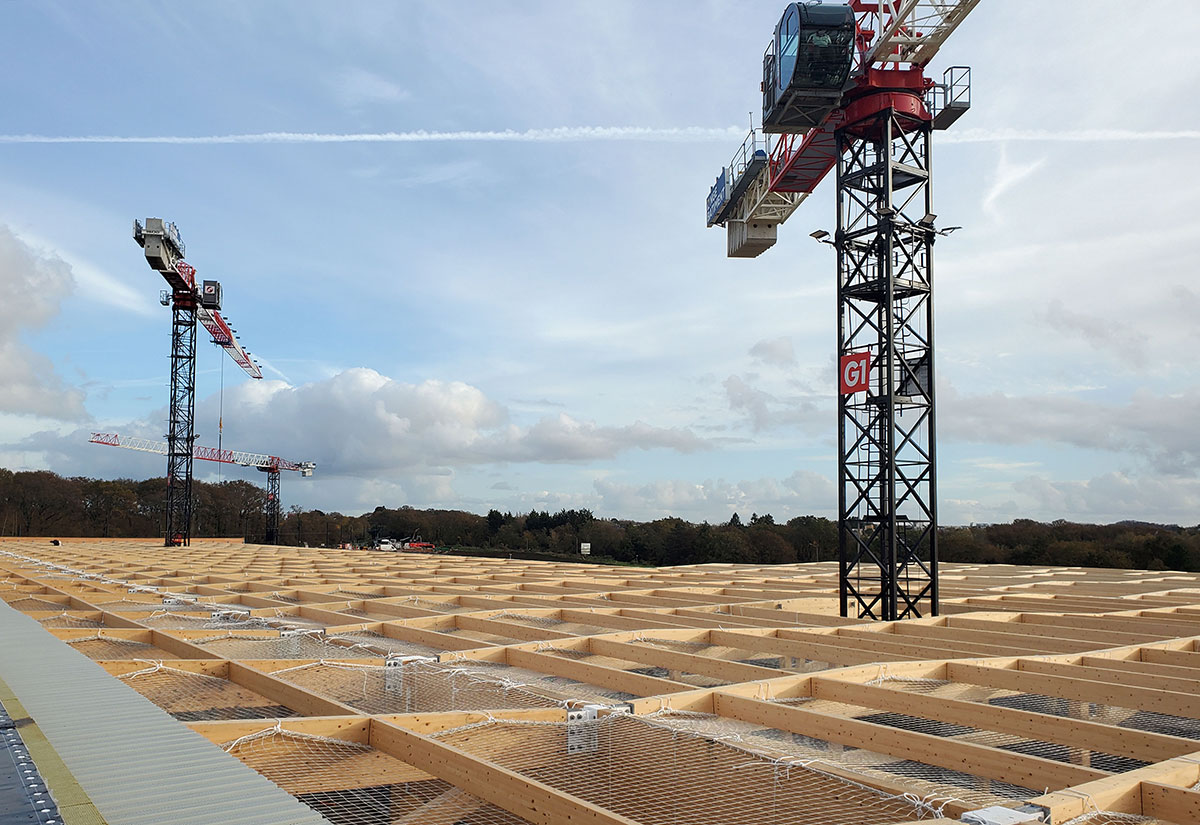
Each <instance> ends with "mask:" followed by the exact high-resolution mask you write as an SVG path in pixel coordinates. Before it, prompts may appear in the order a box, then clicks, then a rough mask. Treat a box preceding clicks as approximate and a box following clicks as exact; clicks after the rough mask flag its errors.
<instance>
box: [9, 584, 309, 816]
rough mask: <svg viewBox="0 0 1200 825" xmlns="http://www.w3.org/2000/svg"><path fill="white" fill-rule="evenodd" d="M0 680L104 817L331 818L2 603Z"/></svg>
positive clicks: (31, 620)
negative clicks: (180, 721) (15, 696)
mask: <svg viewBox="0 0 1200 825" xmlns="http://www.w3.org/2000/svg"><path fill="white" fill-rule="evenodd" d="M0 678H3V679H4V681H6V682H7V683H8V685H9V687H10V688H11V689H12V691H13V693H15V694H16V695H17V697H18V698H19V699H20V701H21V703H22V704H23V705H24V706H25V708H26V710H27V711H28V712H29V715H30V716H31V717H33V719H34V720H35V721H36V722H37V723H38V726H39V727H40V728H41V729H42V731H43V732H44V733H45V735H46V738H47V739H48V740H49V741H50V743H51V744H52V745H53V746H54V749H55V750H56V751H57V752H58V753H59V755H60V756H61V757H62V759H63V762H64V763H66V765H67V767H68V768H69V769H70V771H71V772H72V773H73V774H74V775H75V778H76V779H77V780H78V782H79V784H80V785H81V786H82V787H83V789H84V790H85V791H86V792H87V794H88V796H90V797H91V799H92V802H93V803H95V805H96V807H97V808H98V809H99V810H100V813H101V814H103V816H104V817H105V819H107V820H108V822H109V823H110V825H161V824H162V823H164V822H170V823H172V825H218V823H220V825H329V821H328V820H327V819H325V818H324V817H322V816H320V815H319V814H317V813H316V812H315V811H313V810H312V809H310V808H308V807H307V806H305V805H304V804H303V803H301V802H299V801H297V800H296V799H295V798H293V797H292V796H290V795H289V794H288V793H286V792H285V791H284V790H282V789H281V788H279V787H278V786H276V785H275V784H273V783H272V782H270V781H269V780H267V779H265V778H264V777H262V776H259V775H258V774H257V773H255V772H254V771H253V770H251V769H250V768H248V767H246V766H245V765H243V764H242V763H241V762H239V761H238V760H237V759H234V758H233V757H231V756H229V755H228V754H226V753H224V752H223V751H222V750H221V749H220V748H218V747H217V746H216V745H213V744H212V743H211V742H209V741H208V740H207V739H205V738H204V737H202V736H200V735H199V734H197V733H193V732H192V731H190V730H188V729H187V728H186V727H184V726H183V725H182V724H180V723H179V722H177V721H176V720H175V719H174V718H172V717H171V716H170V715H169V714H167V713H166V712H165V711H163V710H161V709H160V708H158V707H157V706H155V705H154V704H152V703H151V702H150V701H149V700H147V699H145V698H144V697H142V696H141V695H140V694H138V693H137V692H136V691H134V690H131V689H130V688H129V687H127V686H126V685H124V684H123V683H121V682H120V681H118V680H117V679H114V678H113V677H112V676H110V675H109V674H108V673H106V672H105V671H104V670H103V669H102V668H101V667H100V666H99V665H97V664H96V663H95V662H93V661H91V660H90V659H88V658H86V657H85V656H83V655H81V654H79V653H77V652H76V651H74V650H72V649H71V648H70V647H69V646H68V645H65V644H62V643H61V642H59V641H58V640H57V639H55V638H54V637H52V636H51V635H50V634H48V633H47V632H46V631H45V630H44V629H43V628H42V627H41V625H39V624H38V623H37V622H35V621H34V620H33V619H31V618H29V617H28V616H25V615H24V614H22V613H19V612H18V611H16V610H13V609H12V608H10V607H9V606H8V605H7V604H3V603H0Z"/></svg>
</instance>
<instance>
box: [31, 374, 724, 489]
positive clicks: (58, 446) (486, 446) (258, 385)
mask: <svg viewBox="0 0 1200 825" xmlns="http://www.w3.org/2000/svg"><path fill="white" fill-rule="evenodd" d="M156 417H158V418H159V420H160V421H161V417H165V416H164V414H163V413H162V411H159V413H158V414H157V416H156ZM223 417H224V421H225V438H224V446H225V447H227V448H234V449H239V450H245V451H247V452H258V453H269V454H273V455H280V456H282V457H284V458H288V459H291V460H296V461H315V462H316V463H317V467H318V473H319V474H320V475H321V477H330V476H337V477H357V478H382V479H385V480H388V481H391V482H394V483H400V484H402V485H403V486H404V488H405V489H410V490H411V489H414V488H420V489H421V495H422V496H424V497H426V498H427V499H433V500H437V501H443V502H448V501H451V500H452V498H453V496H452V494H451V483H452V481H453V477H454V473H455V472H456V471H458V470H462V469H463V468H469V467H476V466H480V465H493V464H514V463H546V464H555V463H585V462H594V461H604V460H608V459H612V458H614V457H615V456H617V455H619V454H620V453H623V452H626V451H629V450H669V451H675V452H680V453H690V452H695V451H699V450H704V449H707V448H709V447H710V446H711V445H710V442H708V441H706V440H704V439H702V438H700V437H699V436H697V435H695V434H694V433H692V432H691V431H690V430H688V429H684V428H663V427H655V426H651V425H649V424H646V423H644V422H635V423H633V424H627V425H621V426H604V425H600V424H597V423H595V422H590V421H581V420H578V419H575V418H573V417H571V416H569V415H567V414H565V413H558V414H555V415H548V416H545V417H542V418H540V419H539V420H537V421H535V422H533V423H532V424H529V425H524V426H522V425H520V424H517V423H514V422H513V421H512V420H510V417H509V411H508V410H507V409H506V408H505V407H503V406H502V405H500V404H499V403H497V402H496V401H494V400H492V399H490V398H488V397H487V396H486V395H485V394H484V393H483V392H482V391H481V390H479V389H478V388H476V387H473V386H471V385H469V384H465V383H462V382H444V381H434V380H429V381H424V382H422V383H420V384H406V383H403V382H399V381H395V380H393V379H390V378H388V377H387V376H384V375H381V374H380V373H378V372H376V371H374V370H370V369H364V368H357V369H351V370H346V371H344V372H341V373H339V374H337V375H336V376H334V377H333V378H331V379H329V380H325V381H319V382H314V383H310V384H304V385H301V386H298V387H291V386H288V385H287V384H285V383H283V382H280V381H271V380H262V381H252V382H245V383H242V384H239V385H237V386H236V387H234V388H232V389H226V390H225V399H224V416H223ZM216 418H217V402H216V399H215V398H211V397H210V398H207V399H205V400H204V401H202V402H201V403H199V404H198V405H197V411H196V420H197V421H215V420H216ZM161 426H162V425H161V423H158V424H156V423H154V422H153V421H152V420H149V419H148V420H143V421H140V422H131V423H129V424H126V425H121V426H120V427H119V431H120V432H121V434H123V435H135V436H140V437H148V438H158V437H159V436H157V435H155V433H156V432H158V431H160V430H161ZM198 429H201V430H202V429H203V427H198ZM87 438H88V435H87V433H86V432H85V431H82V430H81V431H77V432H75V433H71V434H70V435H68V436H61V435H58V434H56V433H51V432H43V433H39V434H37V435H34V436H31V437H30V438H27V439H25V440H24V441H22V442H20V443H19V444H14V445H8V446H9V447H10V448H13V449H19V450H24V451H28V452H40V453H42V454H44V456H45V459H46V461H47V463H48V465H49V466H51V467H53V468H55V469H60V470H62V471H64V472H70V473H73V474H74V473H86V472H90V471H93V470H92V468H97V469H99V470H100V471H102V472H111V471H112V463H113V460H114V458H115V457H114V456H112V455H109V454H107V453H108V451H105V454H104V455H101V454H98V453H96V450H99V449H100V448H99V447H96V446H95V445H89V444H87ZM214 442H215V438H213V436H212V434H209V435H205V434H203V433H201V435H200V438H199V439H198V443H201V444H205V445H207V446H215V444H214ZM111 452H118V451H116V450H113V451H111ZM101 458H102V459H103V464H100V465H98V464H97V462H98V461H99V460H100V459H101ZM126 463H128V462H126Z"/></svg>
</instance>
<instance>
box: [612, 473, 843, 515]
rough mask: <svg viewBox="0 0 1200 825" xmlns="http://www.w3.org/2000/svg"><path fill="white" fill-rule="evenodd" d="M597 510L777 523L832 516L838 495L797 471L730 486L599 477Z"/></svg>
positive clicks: (823, 480) (812, 476) (831, 487)
mask: <svg viewBox="0 0 1200 825" xmlns="http://www.w3.org/2000/svg"><path fill="white" fill-rule="evenodd" d="M594 487H595V491H596V494H597V496H598V497H599V498H598V499H597V501H596V502H595V505H594V506H593V509H594V510H596V511H597V512H601V513H620V514H621V516H622V517H624V518H634V519H643V520H649V519H656V518H664V517H666V516H677V517H680V518H684V519H687V520H689V521H696V522H699V521H713V522H716V521H724V520H726V519H728V518H729V517H730V516H731V515H732V514H733V513H735V512H736V513H739V514H741V515H742V518H743V520H745V519H746V518H748V517H749V516H750V514H751V513H758V514H760V515H763V514H766V513H770V514H772V515H773V516H774V517H775V520H776V521H786V520H787V519H790V518H794V517H796V516H800V515H813V514H816V515H833V510H834V508H835V506H836V502H837V491H836V488H835V487H834V484H833V482H832V481H830V480H829V479H828V478H826V477H824V476H822V475H819V474H817V473H812V472H809V471H803V470H798V471H796V472H795V473H793V474H792V475H790V476H788V477H787V478H783V479H778V478H758V479H749V480H743V481H736V482H730V481H726V480H725V479H717V480H712V479H708V480H706V481H703V482H693V481H686V480H682V479H674V480H663V481H652V482H649V483H645V484H627V483H620V482H616V481H611V480H608V479H599V480H597V481H596V482H595V484H594Z"/></svg>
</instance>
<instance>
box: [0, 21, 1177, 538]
mask: <svg viewBox="0 0 1200 825" xmlns="http://www.w3.org/2000/svg"><path fill="white" fill-rule="evenodd" d="M782 8H783V4H782V3H779V2H770V3H768V2H761V1H760V0H755V1H754V2H732V1H730V2H717V1H716V0H710V1H709V2H666V0H661V1H660V2H653V3H646V2H642V3H634V2H621V1H620V0H606V2H604V3H591V4H584V3H576V2H563V1H561V0H560V1H559V2H522V3H511V4H495V3H482V2H446V1H445V0H441V2H396V3H390V4H384V3H375V2H343V3H337V4H333V3H317V2H301V1H300V0H288V2H267V1H266V0H260V1H258V2H253V3H245V2H236V3H235V2H206V3H203V4H196V3H184V2H155V3H141V2H133V0H126V1H125V2H122V3H120V4H116V5H114V4H83V3H77V2H67V1H64V2H55V1H54V0H10V2H6V3H4V4H2V5H0V16H2V18H3V26H0V53H3V54H4V56H5V71H4V72H0V91H2V93H3V97H4V100H5V101H6V103H7V105H6V107H5V108H6V112H7V116H6V118H5V125H4V126H3V127H2V128H0V131H3V132H4V133H5V135H6V136H5V137H2V138H0V313H3V314H2V315H0V465H2V466H7V467H9V468H11V469H33V468H49V469H53V470H55V471H57V472H60V473H64V474H68V475H96V476H125V477H135V478H145V477H150V476H153V475H155V474H157V473H161V472H162V469H163V468H162V466H161V465H162V461H161V460H160V459H158V458H155V457H153V456H149V455H142V454H138V453H133V452H128V451H120V450H113V449H109V448H103V447H99V446H95V445H90V444H88V443H87V437H88V435H89V434H90V433H91V432H93V431H115V432H120V433H123V434H129V435H141V436H146V437H152V438H157V437H161V436H162V434H163V432H165V415H166V412H165V409H166V396H167V365H168V343H169V342H168V332H169V312H168V311H167V310H166V309H163V308H162V307H160V306H159V305H158V302H157V295H158V290H159V289H160V288H161V287H162V284H161V283H159V280H161V279H159V278H158V276H157V275H155V273H153V272H152V271H151V270H150V269H149V268H148V267H147V266H146V265H145V263H144V261H143V260H142V259H141V255H140V251H139V250H138V248H137V247H136V245H135V244H134V242H133V240H132V239H131V237H130V227H131V224H132V221H133V219H134V218H145V217H147V216H161V217H165V218H168V219H170V220H173V221H175V222H177V223H178V225H179V227H180V229H181V230H182V232H183V235H184V238H185V240H186V241H187V243H188V253H189V261H190V262H191V263H192V264H193V265H194V266H196V267H197V269H198V271H199V274H200V276H201V277H208V278H217V279H219V280H221V281H222V283H223V285H224V293H225V310H226V314H227V315H228V316H229V317H230V318H231V322H232V325H233V326H234V327H235V328H237V329H238V330H239V333H240V335H241V338H242V341H243V343H244V344H245V346H246V347H247V348H248V349H249V350H251V352H252V353H253V354H254V355H255V357H257V358H259V359H260V360H261V361H262V362H263V363H264V365H265V366H266V369H265V372H266V378H265V379H264V380H263V381H260V382H252V381H250V380H249V379H247V378H245V377H244V376H243V375H242V374H241V373H240V372H239V371H238V370H237V368H236V367H235V366H234V365H233V364H232V362H228V363H226V364H225V366H224V371H223V385H224V401H223V413H224V422H225V439H224V443H225V445H226V446H229V447H234V448H237V449H243V450H249V451H256V452H267V453H273V454H277V455H281V456H284V457H287V458H292V459H296V460H313V461H316V462H317V463H318V469H317V473H316V475H315V476H314V477H313V478H312V479H299V478H294V477H289V478H285V480H284V488H283V494H284V498H285V503H286V504H289V505H290V504H299V505H301V506H304V507H319V508H321V509H326V510H335V509H336V510H341V511H343V512H352V513H357V512H361V511H364V510H369V509H371V508H373V507H374V506H376V505H377V504H384V505H388V506H399V505H401V504H411V505H413V506H417V507H427V506H437V507H453V508H462V509H467V510H472V511H476V512H486V510H487V509H489V508H490V507H497V508H499V509H502V510H505V509H509V510H513V511H528V510H529V509H531V508H535V507H536V508H537V509H551V510H556V509H558V508H559V507H589V508H591V509H592V510H594V511H595V512H596V513H597V514H600V515H603V516H606V517H628V518H653V517H657V516H661V515H679V516H682V517H684V518H688V519H692V520H695V521H700V520H705V519H707V520H714V521H715V520H722V521H723V520H726V519H728V518H729V515H730V514H731V513H732V512H734V511H738V512H740V513H741V514H742V516H743V517H747V516H748V515H749V514H750V513H751V512H758V513H763V512H771V513H773V514H774V515H775V516H776V518H777V519H782V518H789V517H792V516H795V515H800V514H805V513H817V514H822V515H833V513H834V508H835V506H836V494H835V488H834V484H833V477H834V473H835V465H836V459H835V454H836V451H835V446H834V437H835V434H836V416H835V411H834V396H833V390H834V381H833V378H834V376H833V369H832V362H833V351H834V322H835V310H834V290H833V286H834V269H833V260H832V257H831V256H830V255H829V254H828V250H827V249H826V248H825V247H822V246H819V245H817V244H815V243H813V242H812V241H811V240H810V239H809V238H808V237H807V236H808V233H809V232H811V231H812V230H814V229H817V228H827V229H828V228H832V226H831V224H832V223H833V219H834V216H833V206H832V192H831V189H832V187H831V185H830V184H831V181H827V182H826V183H825V184H824V185H823V186H822V188H821V189H820V190H819V191H818V193H817V194H816V195H814V196H813V197H812V198H810V199H809V200H808V201H807V202H806V203H805V204H804V206H803V207H802V208H801V210H800V211H799V212H798V213H797V214H796V215H795V216H793V218H792V219H791V220H790V221H789V222H788V224H787V225H785V226H784V227H783V228H782V229H781V231H780V242H779V243H778V244H777V246H776V247H775V248H774V249H772V250H771V251H770V252H768V253H767V254H765V255H763V256H762V257H760V258H758V259H755V260H751V261H745V260H728V259H726V258H725V255H724V250H725V237H724V233H723V231H721V230H719V229H713V230H708V229H706V228H705V226H704V220H703V215H704V199H705V196H706V195H707V191H708V187H709V185H710V184H711V181H712V179H713V178H714V177H715V175H716V174H717V172H718V170H719V169H720V167H721V166H722V165H723V164H724V163H726V161H727V159H728V157H729V156H730V155H731V154H732V153H733V151H734V149H735V148H736V147H737V145H738V144H739V143H740V140H741V137H742V132H743V131H744V129H745V126H744V124H747V122H748V113H749V112H751V111H755V112H757V111H758V108H759V105H760V101H759V99H758V82H759V70H760V60H761V54H762V50H763V48H764V47H765V45H766V42H767V39H768V37H769V34H770V32H771V30H772V28H773V26H774V24H775V21H776V19H777V17H778V15H779V13H780V12H781V11H782ZM1128 8H1129V6H1128V4H1125V3H1120V4H1118V3H1115V2H1082V0H1078V1H1077V0H1059V1H1058V2H1055V3H1052V4H1047V3H1044V2H1042V3H1036V2H1031V0H1003V2H1001V1H1000V0H985V2H983V3H981V4H980V6H979V7H978V8H977V9H976V10H975V11H974V12H973V13H972V14H971V16H970V17H969V18H968V20H967V21H966V23H964V25H963V27H962V28H961V29H960V30H959V31H958V32H956V33H955V35H954V36H953V37H952V38H951V40H950V42H949V43H948V44H947V45H946V47H945V48H943V50H942V52H941V54H940V55H939V57H938V59H937V61H936V63H935V65H934V67H933V69H934V72H935V73H936V74H940V72H941V70H942V69H943V68H945V67H946V66H949V65H955V64H964V63H966V64H970V65H971V66H972V67H973V71H974V103H975V106H974V108H973V110H972V111H971V112H970V113H969V114H968V115H967V116H966V117H965V118H964V119H963V120H962V121H960V122H959V125H958V126H957V127H956V128H955V130H953V131H951V132H949V133H940V134H938V135H937V144H936V149H935V153H936V156H935V166H936V169H937V174H938V178H937V183H936V194H935V197H936V202H937V212H938V213H939V214H940V215H941V216H942V217H941V221H940V222H941V223H942V224H943V225H950V224H961V225H963V226H964V227H965V228H964V230H963V231H961V232H958V233H956V234H955V235H954V236H952V237H951V238H948V239H946V240H944V241H942V242H941V243H940V244H939V246H938V260H937V298H936V308H937V335H938V343H937V346H938V358H939V362H938V365H939V376H938V380H939V393H940V395H939V420H938V423H939V430H938V431H939V450H940V454H939V457H940V466H939V472H940V487H941V490H940V501H941V513H942V518H943V521H945V522H947V523H967V522H972V521H985V522H986V521H997V520H1007V519H1011V518H1018V517H1029V518H1038V519H1055V518H1067V519H1076V520H1084V521H1112V520H1118V519H1126V518H1132V519H1145V520H1155V521H1168V522H1179V523H1185V524H1196V523H1197V522H1200V515H1198V513H1200V480H1198V477H1197V471H1198V470H1200V445H1198V437H1197V435H1196V433H1195V430H1194V428H1195V422H1197V421H1198V420H1200V373H1198V370H1197V366H1196V363H1195V358H1194V356H1193V355H1192V352H1193V351H1194V349H1195V347H1196V344H1197V343H1198V339H1200V325H1198V324H1197V323H1196V318H1197V314H1198V313H1200V284H1198V283H1197V276H1196V274H1195V272H1196V266H1195V261H1196V260H1197V259H1200V255H1198V253H1200V229H1198V228H1197V223H1196V219H1195V215H1196V214H1197V207H1198V204H1197V195H1196V186H1195V183H1196V180H1195V178H1196V171H1195V170H1196V166H1195V157H1196V151H1197V149H1198V148H1200V114H1198V113H1197V109H1196V108H1195V107H1194V106H1191V105H1190V104H1186V105H1185V104H1183V103H1182V102H1183V101H1191V100H1195V99H1196V98H1197V96H1198V95H1200V66H1198V65H1197V64H1196V62H1195V61H1192V60H1187V59H1186V55H1184V54H1183V53H1182V52H1181V51H1180V49H1178V48H1171V47H1170V46H1169V42H1170V41H1168V40H1165V39H1164V34H1163V31H1162V28H1161V22H1160V21H1161V20H1163V19H1165V18H1164V17H1163V16H1162V15H1155V14H1141V15H1135V16H1134V17H1133V18H1131V19H1128V20H1126V19H1125V17H1124V16H1122V15H1124V13H1125V12H1126V11H1127V10H1128ZM1114 15H1117V16H1118V17H1119V18H1120V25H1116V24H1114V17H1113V16H1114ZM1169 20H1170V24H1171V26H1172V28H1173V29H1174V30H1175V31H1176V32H1177V34H1176V35H1174V36H1173V39H1175V38H1177V39H1178V41H1179V42H1190V39H1189V37H1188V36H1187V35H1188V34H1189V33H1191V34H1195V33H1198V32H1200V10H1191V9H1189V8H1186V7H1179V6H1172V8H1171V14H1170V16H1169ZM1065 33H1068V34H1069V36H1068V34H1065ZM506 131H511V132H517V133H521V134H520V136H519V137H520V139H514V138H513V137H512V136H511V135H510V136H508V137H507V138H506V137H505V136H503V135H496V134H492V133H498V132H506ZM417 132H425V133H436V134H434V135H432V136H430V135H426V136H425V138H426V139H421V140H404V141H400V140H396V139H394V138H393V139H390V140H366V139H358V140H354V141H347V140H328V139H320V138H318V137H308V138H306V137H302V136H303V135H310V136H322V135H324V136H329V135H347V134H358V135H384V134H400V135H408V136H409V137H413V135H412V133H417ZM268 133H291V134H292V135H293V137H290V138H288V139H286V140H281V139H278V138H276V139H267V138H261V137H236V136H254V135H263V134H268ZM464 133H472V134H464ZM485 133H486V134H485ZM297 135H299V136H300V137H297ZM97 136H102V137H109V138H111V137H118V138H136V139H145V140H142V141H134V142H103V141H100V142H97V141H90V140H83V139H84V138H90V137H97ZM59 138H62V139H67V140H64V141H54V140H50V139H59ZM179 138H182V139H183V140H178V139H179ZM222 358H225V356H223V355H222V354H221V353H219V351H217V350H216V349H215V348H214V347H212V346H210V345H207V344H205V345H203V346H202V347H201V352H200V357H199V363H198V403H197V430H198V432H199V433H200V438H199V441H200V443H204V444H215V442H216V435H217V418H218V415H219V414H220V412H221V410H220V405H219V404H218V396H219V394H220V388H221V386H222ZM196 470H197V475H198V476H199V477H201V478H205V479H215V478H216V474H215V470H214V469H213V468H211V467H208V466H205V465H203V464H200V463H198V464H197V467H196ZM225 477H227V478H228V477H244V478H247V479H250V480H252V481H255V482H256V483H257V482H258V481H259V478H258V474H257V473H253V472H252V471H245V470H236V469H235V470H232V471H229V470H227V471H226V472H225Z"/></svg>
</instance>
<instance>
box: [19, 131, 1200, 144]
mask: <svg viewBox="0 0 1200 825" xmlns="http://www.w3.org/2000/svg"><path fill="white" fill-rule="evenodd" d="M745 132H746V127H744V126H724V127H709V126H679V127H673V128H654V127H649V126H558V127H554V128H550V129H525V130H516V129H503V130H498V131H496V130H493V131H458V132H437V131H427V130H424V129H420V130H417V131H414V132H345V133H339V132H254V133H250V134H238V135H0V144H21V143H25V144H54V143H113V144H120V143H133V144H168V145H177V146H193V145H216V144H226V145H256V144H286V143H583V142H596V141H643V142H647V143H709V142H717V141H720V142H728V141H731V140H735V139H737V138H740V137H742V136H743V135H744V134H745ZM1166 140H1200V131H1198V130H1194V129H1189V130H1180V131H1161V132H1139V131H1134V130H1131V129H1080V130H1074V131H1062V132H1052V131H1048V130H1045V129H961V130H958V131H955V132H951V133H948V134H946V135H942V136H940V137H939V142H940V143H1007V142H1026V143H1032V142H1039V143H1129V142H1144V141H1166Z"/></svg>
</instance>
